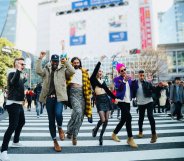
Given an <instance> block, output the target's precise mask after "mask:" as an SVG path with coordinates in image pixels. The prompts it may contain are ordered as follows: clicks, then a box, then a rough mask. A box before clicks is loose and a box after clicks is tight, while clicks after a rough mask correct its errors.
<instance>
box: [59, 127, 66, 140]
mask: <svg viewBox="0 0 184 161" xmlns="http://www.w3.org/2000/svg"><path fill="white" fill-rule="evenodd" d="M58 132H59V138H60V140H62V141H63V140H65V133H64V131H63V129H62V128H60V127H58Z"/></svg>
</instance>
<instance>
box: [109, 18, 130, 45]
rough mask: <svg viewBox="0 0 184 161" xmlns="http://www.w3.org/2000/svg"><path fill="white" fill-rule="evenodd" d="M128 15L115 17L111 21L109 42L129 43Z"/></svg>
mask: <svg viewBox="0 0 184 161" xmlns="http://www.w3.org/2000/svg"><path fill="white" fill-rule="evenodd" d="M127 30H128V24H127V15H119V16H113V17H111V18H110V19H109V42H119V41H128V32H127Z"/></svg>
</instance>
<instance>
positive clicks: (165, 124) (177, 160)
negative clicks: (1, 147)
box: [0, 107, 184, 161]
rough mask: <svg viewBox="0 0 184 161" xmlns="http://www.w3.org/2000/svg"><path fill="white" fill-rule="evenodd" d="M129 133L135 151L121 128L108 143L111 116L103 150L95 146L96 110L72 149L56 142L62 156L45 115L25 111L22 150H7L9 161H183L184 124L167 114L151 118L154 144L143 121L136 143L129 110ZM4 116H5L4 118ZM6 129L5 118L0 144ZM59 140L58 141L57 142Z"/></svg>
mask: <svg viewBox="0 0 184 161" xmlns="http://www.w3.org/2000/svg"><path fill="white" fill-rule="evenodd" d="M131 111H132V129H133V135H134V139H135V142H136V143H137V144H138V146H139V147H138V149H133V148H131V147H130V146H128V145H127V143H126V139H127V133H126V130H125V127H123V129H122V130H121V131H120V132H119V134H118V136H119V137H120V139H121V142H114V141H113V140H111V134H112V131H113V129H114V128H115V126H116V125H117V123H118V122H119V120H118V119H117V113H116V111H115V112H114V115H113V118H110V119H109V123H108V126H107V129H106V132H105V134H104V141H103V144H104V145H103V146H99V142H98V137H99V133H100V130H99V132H98V135H97V137H96V138H93V137H92V134H91V131H92V129H93V128H94V126H95V125H96V123H97V121H98V120H99V117H98V115H97V113H96V109H94V110H93V123H92V124H90V123H88V121H87V118H86V117H85V118H84V122H83V125H82V127H81V129H80V132H79V136H78V142H77V146H73V145H72V141H71V140H69V139H65V140H64V141H59V144H60V145H61V146H62V152H59V153H58V152H55V151H54V149H53V142H52V140H51V138H50V133H49V129H48V119H47V114H46V111H44V113H43V114H42V115H41V117H40V118H37V117H36V112H35V109H32V111H31V112H28V111H25V115H26V124H25V126H24V128H23V131H22V133H21V143H22V144H23V145H24V147H23V148H13V147H11V143H12V141H11V142H10V148H9V151H8V153H9V156H10V158H11V161H62V160H63V161H74V160H75V161H115V160H116V161H130V160H131V161H166V160H167V161H184V122H183V121H177V120H171V118H170V117H168V115H167V114H164V113H161V114H154V115H155V121H156V129H157V134H158V141H157V142H156V143H154V144H151V143H150V137H151V134H150V133H151V130H150V125H149V121H148V119H147V117H145V121H144V126H143V128H144V132H143V133H144V137H143V138H141V139H139V138H138V137H137V134H138V114H137V113H136V110H135V108H133V107H132V110H131ZM63 115H64V119H63V120H64V121H63V129H64V131H66V127H67V123H68V121H69V119H70V115H71V110H70V109H67V110H64V111H63ZM6 116H7V115H6ZM7 126H8V118H7V117H6V118H5V119H3V120H1V121H0V144H2V139H3V136H4V132H5V130H6V129H7ZM58 140H59V139H58Z"/></svg>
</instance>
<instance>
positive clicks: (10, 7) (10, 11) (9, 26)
mask: <svg viewBox="0 0 184 161" xmlns="http://www.w3.org/2000/svg"><path fill="white" fill-rule="evenodd" d="M0 13H1V14H0V37H4V38H7V39H8V40H9V41H11V42H13V43H15V42H16V24H17V0H1V1H0Z"/></svg>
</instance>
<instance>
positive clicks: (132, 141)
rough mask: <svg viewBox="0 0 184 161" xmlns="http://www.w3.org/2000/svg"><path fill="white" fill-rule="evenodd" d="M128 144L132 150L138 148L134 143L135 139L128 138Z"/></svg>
mask: <svg viewBox="0 0 184 161" xmlns="http://www.w3.org/2000/svg"><path fill="white" fill-rule="evenodd" d="M127 144H129V145H130V146H131V147H132V148H138V145H137V144H136V143H135V142H134V139H133V137H129V138H128V140H127Z"/></svg>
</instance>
